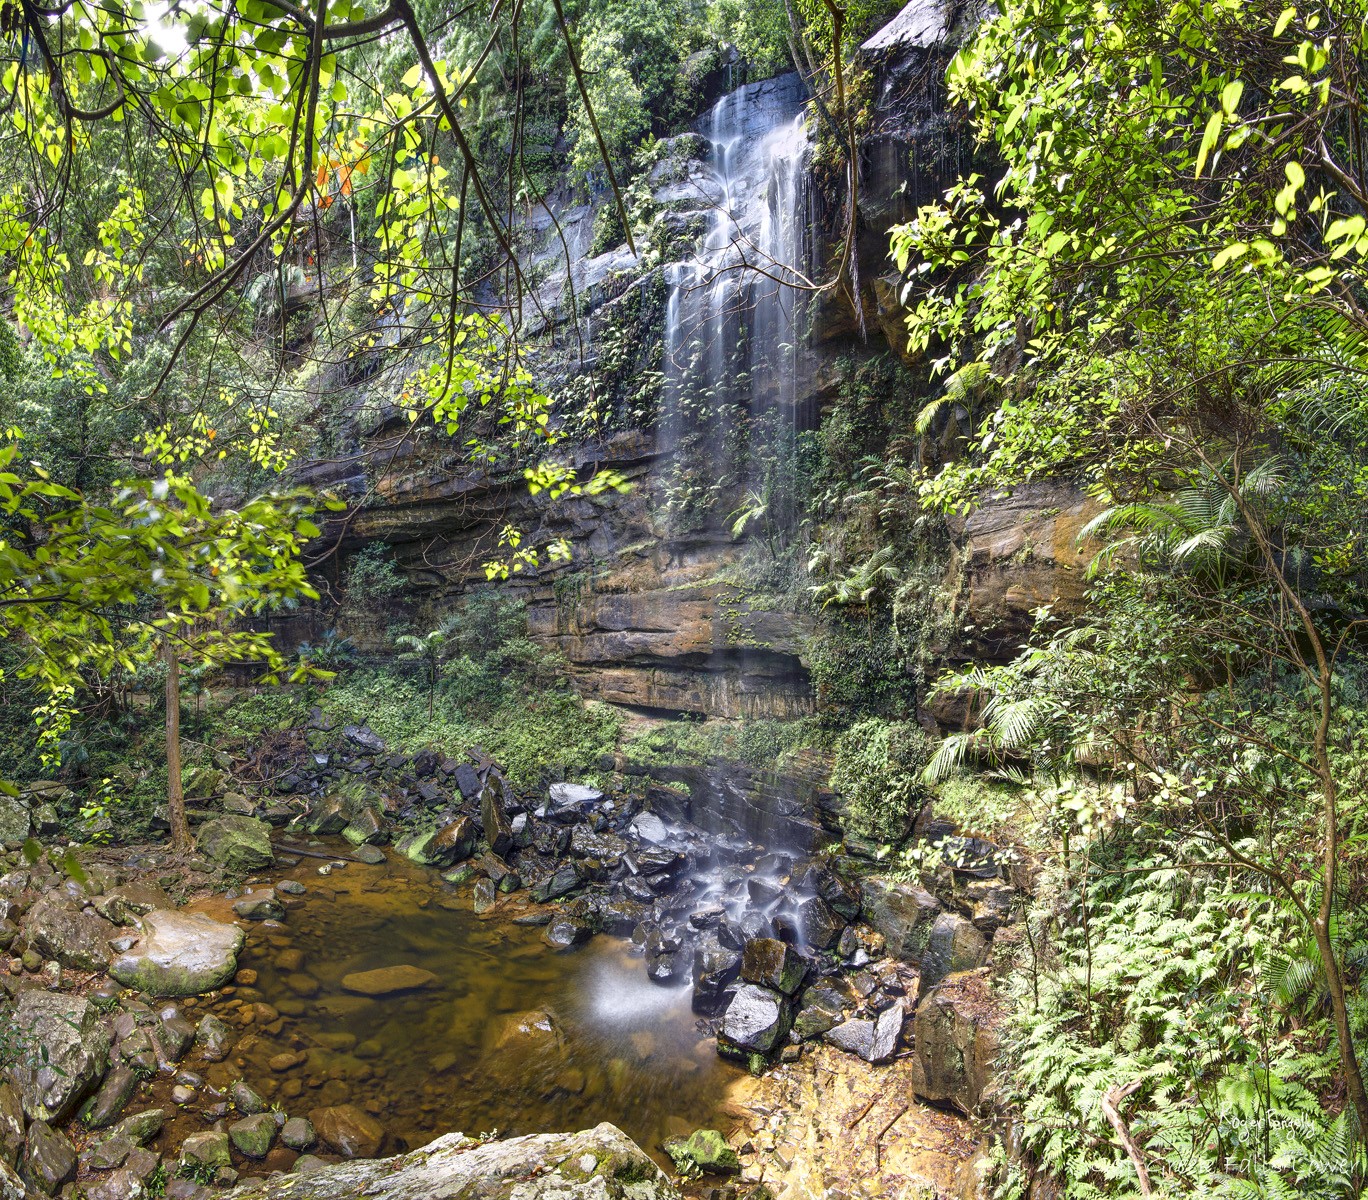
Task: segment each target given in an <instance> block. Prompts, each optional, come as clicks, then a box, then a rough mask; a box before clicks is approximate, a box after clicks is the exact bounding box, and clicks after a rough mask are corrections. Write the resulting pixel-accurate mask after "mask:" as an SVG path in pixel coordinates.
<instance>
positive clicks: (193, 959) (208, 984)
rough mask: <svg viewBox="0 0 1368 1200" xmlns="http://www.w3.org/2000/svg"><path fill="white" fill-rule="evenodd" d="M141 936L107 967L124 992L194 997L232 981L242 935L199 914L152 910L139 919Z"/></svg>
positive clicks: (231, 926)
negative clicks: (132, 989) (140, 920)
mask: <svg viewBox="0 0 1368 1200" xmlns="http://www.w3.org/2000/svg"><path fill="white" fill-rule="evenodd" d="M141 924H142V936H141V937H140V938H139V939H138V940H137V941H136V942H135V943H134V944H133V946H132V947H131V948H130V949H129V950H128V951H127V952H125V953H123V954H120V955H118V957H116V958H115V959H114V961H113V962H112V963H110V964H109V973H110V974H111V975H112V976H113V977H114V978H115V979H117V980H118V981H119V982H120V983H122V984H123V985H124V986H125V987H131V988H137V989H138V990H139V991H143V992H148V993H150V994H151V995H153V996H197V995H199V994H200V993H201V992H208V991H212V990H213V989H214V988H216V987H220V986H222V985H223V984H225V983H227V982H228V980H229V979H231V978H232V975H233V972H234V971H236V970H237V956H238V952H239V951H240V950H241V949H242V943H243V934H242V930H241V929H239V928H238V927H237V926H236V925H225V924H224V923H223V922H222V921H215V920H214V919H213V918H212V917H206V916H205V915H204V914H203V913H187V912H178V911H176V910H174V909H154V910H153V911H152V912H149V913H147V914H146V915H145V916H144V917H143V918H142V922H141Z"/></svg>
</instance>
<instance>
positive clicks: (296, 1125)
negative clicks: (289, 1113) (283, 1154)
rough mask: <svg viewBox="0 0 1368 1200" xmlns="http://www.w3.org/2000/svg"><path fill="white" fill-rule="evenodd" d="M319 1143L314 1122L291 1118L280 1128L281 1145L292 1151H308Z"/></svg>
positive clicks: (302, 1118)
mask: <svg viewBox="0 0 1368 1200" xmlns="http://www.w3.org/2000/svg"><path fill="white" fill-rule="evenodd" d="M317 1141H318V1134H316V1133H315V1132H314V1127H313V1122H311V1121H309V1120H307V1119H305V1118H304V1117H291V1118H290V1119H289V1120H288V1121H286V1122H285V1124H284V1125H282V1126H281V1127H280V1142H281V1145H284V1146H288V1147H289V1148H290V1149H291V1150H308V1149H309V1148H310V1147H311V1146H313V1145H314V1143H315V1142H317Z"/></svg>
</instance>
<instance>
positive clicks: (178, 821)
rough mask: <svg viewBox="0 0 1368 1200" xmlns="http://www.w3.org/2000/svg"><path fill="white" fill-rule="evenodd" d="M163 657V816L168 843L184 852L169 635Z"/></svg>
mask: <svg viewBox="0 0 1368 1200" xmlns="http://www.w3.org/2000/svg"><path fill="white" fill-rule="evenodd" d="M162 657H163V658H164V659H165V660H166V816H167V819H168V820H169V821H170V822H171V845H172V846H173V847H174V848H175V850H176V851H177V852H178V853H181V854H184V853H185V852H186V851H187V850H189V849H190V822H189V821H188V820H187V819H186V816H185V785H184V783H183V781H182V779H181V750H180V659H179V658H177V657H176V648H175V646H174V644H173V643H172V641H171V639H170V638H169V637H167V638H166V639H164V640H163V642H162Z"/></svg>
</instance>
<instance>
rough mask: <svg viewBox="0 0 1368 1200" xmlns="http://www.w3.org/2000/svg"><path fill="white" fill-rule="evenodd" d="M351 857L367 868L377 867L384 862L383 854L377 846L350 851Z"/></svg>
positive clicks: (365, 846)
mask: <svg viewBox="0 0 1368 1200" xmlns="http://www.w3.org/2000/svg"><path fill="white" fill-rule="evenodd" d="M352 857H353V858H354V859H356V861H357V862H362V863H365V864H366V865H367V866H371V867H378V866H379V865H380V864H381V863H382V862H384V861H385V852H384V851H383V850H381V849H380V847H379V846H370V845H362V846H357V848H356V849H355V850H353V851H352Z"/></svg>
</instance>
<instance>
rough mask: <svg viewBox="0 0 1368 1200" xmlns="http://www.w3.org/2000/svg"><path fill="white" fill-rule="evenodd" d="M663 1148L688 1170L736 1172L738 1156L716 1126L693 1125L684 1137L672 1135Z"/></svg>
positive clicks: (697, 1172)
mask: <svg viewBox="0 0 1368 1200" xmlns="http://www.w3.org/2000/svg"><path fill="white" fill-rule="evenodd" d="M665 1150H666V1152H667V1153H668V1154H669V1156H670V1157H671V1158H672V1159H674V1161H675V1165H676V1166H678V1167H679V1169H680V1170H681V1171H683V1172H685V1173H687V1174H703V1175H739V1174H740V1173H741V1160H740V1159H739V1158H738V1157H737V1156H736V1151H735V1150H733V1149H732V1148H731V1147H730V1146H729V1145H727V1139H726V1138H724V1137H723V1136H722V1135H721V1134H720V1133H718V1132H717V1130H716V1129H696V1130H694V1132H693V1133H691V1134H690V1135H689V1136H688V1137H687V1138H674V1139H672V1140H670V1141H668V1142H666V1143H665Z"/></svg>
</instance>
